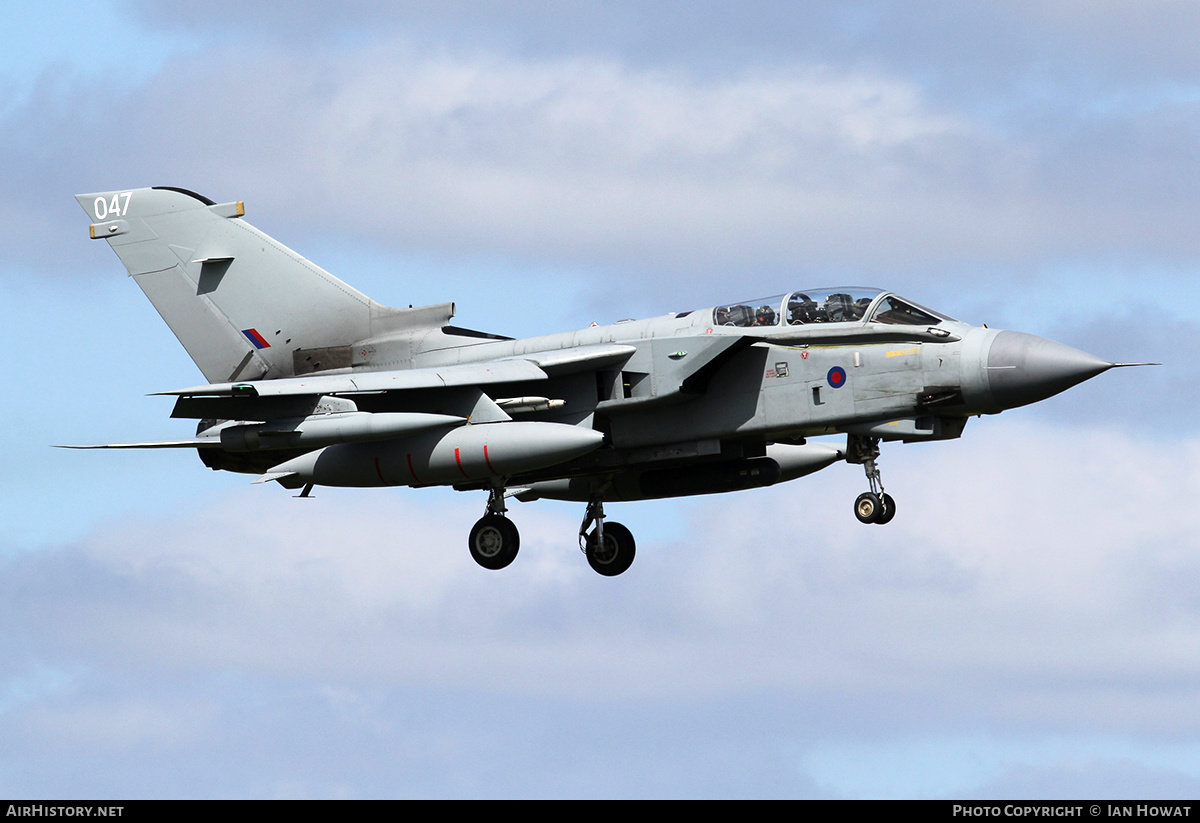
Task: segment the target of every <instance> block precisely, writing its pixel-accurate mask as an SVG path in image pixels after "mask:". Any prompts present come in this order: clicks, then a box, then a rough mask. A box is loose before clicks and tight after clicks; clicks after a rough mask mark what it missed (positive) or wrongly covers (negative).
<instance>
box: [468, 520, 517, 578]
mask: <svg viewBox="0 0 1200 823" xmlns="http://www.w3.org/2000/svg"><path fill="white" fill-rule="evenodd" d="M467 546H468V548H470V550H471V557H473V558H475V562H476V563H478V564H479V565H481V566H483V567H484V568H485V569H491V570H493V571H495V570H497V569H503V568H504V567H505V566H507V565H508V564H509V563H511V562H513V560H515V559H516V558H517V549H519V548H520V547H521V533H520V532H518V531H517V527H516V526H515V525H513V522H512V521H511V520H509V519H508V518H507V517H501V516H500V515H498V514H487V515H484V516H483V517H481V518H480V519H479V521H478V522H477V523H476V524H475V525H474V526H472V527H471V536H470V537H469V538H468V539H467Z"/></svg>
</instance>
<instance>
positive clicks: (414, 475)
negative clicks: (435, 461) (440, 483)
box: [408, 452, 421, 483]
mask: <svg viewBox="0 0 1200 823" xmlns="http://www.w3.org/2000/svg"><path fill="white" fill-rule="evenodd" d="M408 473H409V474H411V475H412V479H413V482H414V483H420V482H421V478H419V477H417V470H416V469H414V468H413V464H412V453H411V452H410V453H409V455H408Z"/></svg>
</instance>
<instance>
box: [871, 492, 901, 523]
mask: <svg viewBox="0 0 1200 823" xmlns="http://www.w3.org/2000/svg"><path fill="white" fill-rule="evenodd" d="M895 516H896V501H895V500H893V499H892V496H891V495H890V494H888V493H887V492H884V493H883V510H882V511H881V512H880V513H879V519H878V520H876V521H875V522H876V523H878V524H879V525H880V526H882V525H883V524H884V523H891V522H892V518H893V517H895Z"/></svg>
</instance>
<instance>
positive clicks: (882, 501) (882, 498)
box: [846, 434, 896, 526]
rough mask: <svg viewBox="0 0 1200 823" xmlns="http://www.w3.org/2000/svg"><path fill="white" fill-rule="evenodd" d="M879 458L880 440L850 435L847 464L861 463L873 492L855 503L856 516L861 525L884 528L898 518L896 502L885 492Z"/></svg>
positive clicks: (863, 495) (847, 442)
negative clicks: (876, 463)
mask: <svg viewBox="0 0 1200 823" xmlns="http://www.w3.org/2000/svg"><path fill="white" fill-rule="evenodd" d="M877 457H879V438H878V437H864V436H862V435H858V434H851V435H848V437H847V439H846V462H847V463H860V464H862V467H863V470H864V471H866V473H867V483H869V484H870V486H871V490H870V491H869V492H863V493H862V494H860V495H859V496H858V498H857V499H856V500H855V501H854V516H855V517H857V518H858V520H859V522H860V523H876V524H878V525H880V526H882V525H883V524H884V523H890V522H891V520H892V518H893V517H895V516H896V501H895V500H893V499H892V496H891V495H890V494H887V493H886V492H884V490H883V479H882V478H881V477H880V475H879V468H878V467H877V466H876V465H875V459H876V458H877Z"/></svg>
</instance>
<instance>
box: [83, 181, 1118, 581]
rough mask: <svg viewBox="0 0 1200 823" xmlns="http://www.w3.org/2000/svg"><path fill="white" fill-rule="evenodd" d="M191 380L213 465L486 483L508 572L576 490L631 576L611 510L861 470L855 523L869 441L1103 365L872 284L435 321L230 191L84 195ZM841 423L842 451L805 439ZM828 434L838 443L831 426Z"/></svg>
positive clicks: (1057, 387)
mask: <svg viewBox="0 0 1200 823" xmlns="http://www.w3.org/2000/svg"><path fill="white" fill-rule="evenodd" d="M76 199H77V200H78V201H79V203H80V205H82V206H83V208H84V209H85V210H86V211H87V213H88V214H89V216H90V217H91V219H92V221H93V223H92V226H91V236H92V237H93V238H103V239H105V240H107V241H108V243H109V245H110V246H112V248H113V251H115V252H116V253H117V256H118V257H120V259H121V262H122V263H124V264H125V267H126V268H127V269H128V270H129V274H130V275H132V276H133V278H134V280H135V281H136V282H137V284H138V285H139V286H141V288H142V291H143V292H145V294H146V296H147V297H149V298H150V301H151V302H152V303H153V304H154V307H155V308H156V309H157V310H158V312H159V314H161V315H162V317H163V319H164V320H165V321H166V322H167V324H168V325H169V326H170V327H171V330H172V331H173V332H174V333H175V336H176V337H178V338H179V342H180V343H182V344H183V346H184V348H185V349H187V352H188V354H190V355H191V357H192V359H193V360H194V361H195V362H196V365H197V366H199V368H200V371H201V372H203V374H204V377H205V379H206V380H208V381H209V383H208V385H203V386H196V387H194V388H187V389H179V390H177V391H170V392H164V394H168V395H174V396H176V397H177V398H178V399H177V400H176V403H175V408H174V411H173V412H172V417H178V418H184V419H192V420H197V421H199V423H198V426H197V429H196V435H195V437H189V438H186V439H180V440H173V441H166V442H153V443H124V444H112V445H110V446H97V447H90V448H194V449H196V450H198V452H199V454H200V459H201V460H203V462H204V464H205V465H206V466H209V467H210V468H212V469H224V470H227V471H233V472H244V473H248V474H254V475H258V479H257V480H255V481H254V482H256V483H262V482H267V481H272V480H273V481H276V482H278V483H280V484H281V485H283V486H285V487H287V488H289V489H302V490H303V491H302V492H301V496H307V495H308V494H309V493H310V492H311V490H312V488H313V487H314V486H438V485H449V486H453V487H454V488H456V489H459V490H464V491H466V490H478V491H481V492H485V493H486V496H487V505H486V508H485V512H484V515H483V517H481V518H480V520H479V521H478V522H477V523H476V524H475V525H474V527H473V528H472V529H471V532H470V537H469V538H468V546H469V548H470V552H471V555H472V557H474V559H475V560H476V561H477V562H478V563H479V564H480V565H482V566H484V567H485V568H488V569H500V568H503V567H505V566H507V565H508V564H509V563H511V562H512V561H513V559H514V558H515V557H516V555H517V549H518V547H519V545H520V535H519V533H518V531H517V527H516V526H515V525H514V524H513V521H512V519H511V518H510V517H509V516H508V508H507V506H506V499H507V498H508V497H516V498H517V499H518V500H522V501H530V500H536V499H538V498H552V499H556V500H574V501H579V502H580V503H584V504H586V514H585V517H584V519H583V524H582V525H581V527H580V530H579V539H580V545H581V547H582V549H583V551H584V553H585V554H586V557H587V560H588V562H589V563H590V564H591V566H592V568H594V569H595V570H596V571H598V572H599V573H600V574H603V575H610V576H611V575H616V574H620V573H621V572H623V571H625V570H626V569H627V568H629V565H630V563H631V562H632V561H633V557H634V548H635V545H634V539H633V535H632V534H631V533H630V532H629V530H628V529H627V528H625V527H624V526H622V525H620V524H619V523H615V522H611V521H606V520H605V515H604V504H605V503H606V502H612V501H625V500H647V499H654V498H662V497H675V496H681V495H693V494H711V493H716V492H726V491H734V490H739V489H749V488H755V487H759V486H770V485H773V484H775V483H781V482H783V481H786V480H794V479H795V478H797V477H802V476H804V475H806V474H812V473H813V472H816V471H819V470H820V469H823V468H826V467H827V466H830V465H832V464H834V463H837V462H841V461H847V462H849V463H854V464H858V465H861V466H863V468H864V469H865V472H866V479H867V485H868V487H869V488H868V490H867V491H864V492H863V493H862V494H861V495H859V496H858V499H857V500H855V501H854V507H853V511H854V514H855V516H856V517H857V518H858V519H859V520H860V521H862V522H863V523H872V524H882V523H887V522H888V521H890V520H891V519H892V517H893V516H894V515H895V514H896V503H895V502H894V501H893V499H892V497H891V495H889V494H887V493H886V492H885V491H884V488H883V481H882V479H881V477H880V473H879V468H878V464H877V460H878V457H879V445H880V443H881V442H885V441H902V442H911V441H921V440H951V439H954V438H957V437H959V436H960V435H961V434H962V432H963V427H964V426H965V425H966V422H967V418H968V417H970V416H972V415H980V414H995V413H997V412H1000V411H1003V410H1004V409H1011V408H1014V407H1016V406H1024V405H1026V404H1028V403H1034V402H1037V401H1039V400H1043V399H1045V398H1047V397H1050V396H1051V395H1054V394H1057V393H1058V392H1061V391H1063V390H1064V389H1067V388H1069V387H1070V386H1073V385H1075V384H1076V383H1080V382H1082V381H1084V380H1087V379H1088V378H1090V377H1094V376H1096V375H1098V374H1100V373H1101V372H1103V371H1106V370H1108V369H1110V368H1113V367H1114V366H1117V365H1125V364H1116V363H1110V362H1108V361H1107V360H1101V359H1099V358H1096V357H1093V356H1091V355H1090V354H1085V353H1084V352H1081V351H1078V350H1076V349H1072V348H1068V347H1067V346H1064V345H1061V344H1059V343H1054V342H1051V341H1050V340H1046V339H1043V338H1041V337H1035V336H1033V335H1030V334H1023V333H1021V332H1014V331H998V330H994V329H988V328H986V327H977V326H970V325H968V324H966V323H962V322H959V321H957V320H954V319H952V318H950V317H947V316H946V315H944V314H941V313H939V312H937V311H934V310H932V309H928V308H924V307H922V306H920V305H917V304H916V303H914V302H912V301H910V300H907V299H905V298H902V297H899V296H897V295H895V294H892V293H890V292H888V291H883V290H880V289H869V288H858V287H837V288H805V289H801V290H798V291H790V292H786V293H783V294H778V295H775V296H772V297H765V298H760V299H756V300H744V301H739V302H735V303H729V304H727V305H722V306H716V307H710V308H705V309H695V310H693V311H683V312H679V313H676V314H667V315H664V316H662V317H655V318H651V319H649V320H639V321H625V322H621V323H616V324H613V325H609V326H592V327H591V328H586V329H581V330H579V331H571V332H564V333H561V334H549V335H545V336H543V337H530V338H526V339H523V340H514V339H511V338H507V337H502V336H500V335H495V334H488V333H485V332H480V331H473V330H471V329H464V328H459V327H457V326H454V325H452V324H451V322H450V321H451V318H452V317H453V316H454V304H453V303H443V304H440V305H436V306H422V307H420V308H407V309H404V308H400V309H396V308H388V307H386V306H383V305H380V304H379V303H376V302H375V301H374V300H371V299H370V298H368V297H366V296H365V295H363V294H361V293H359V292H358V291H355V290H354V289H353V288H351V287H350V286H348V285H347V284H345V283H343V282H342V281H340V280H338V279H337V278H335V277H333V276H332V275H330V274H329V273H327V272H325V271H324V270H322V269H321V268H319V267H318V266H316V265H314V264H313V263H310V262H309V261H308V260H306V259H304V258H303V257H300V256H299V255H298V254H296V253H295V252H293V251H291V250H290V249H288V248H285V247H284V246H282V245H280V244H279V243H277V242H276V241H274V240H272V239H271V238H270V237H267V236H266V235H265V234H263V233H262V232H260V231H258V230H257V229H255V228H254V227H253V226H250V225H249V224H247V223H246V222H245V221H244V220H242V219H241V218H242V216H243V214H244V208H243V205H242V203H241V202H240V201H239V202H234V203H214V202H213V201H212V200H209V199H208V198H206V197H202V196H201V195H198V194H196V193H194V192H190V191H187V190H185V189H179V188H171V187H156V188H147V189H132V190H126V191H110V192H99V193H94V194H81V195H78V197H77V198H76ZM832 434H842V435H845V438H846V440H845V446H844V447H843V446H842V445H841V444H840V442H839V443H838V444H837V445H829V444H827V443H818V442H812V443H810V442H807V441H806V438H810V437H814V436H820V435H832ZM835 442H836V441H835Z"/></svg>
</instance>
